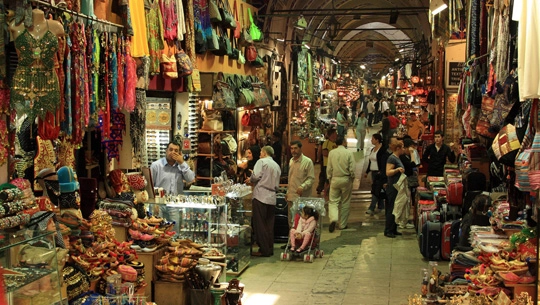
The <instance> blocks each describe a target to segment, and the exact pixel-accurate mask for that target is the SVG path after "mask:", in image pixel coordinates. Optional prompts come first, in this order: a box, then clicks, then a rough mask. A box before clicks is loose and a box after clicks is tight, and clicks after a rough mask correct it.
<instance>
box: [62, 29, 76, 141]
mask: <svg viewBox="0 0 540 305" xmlns="http://www.w3.org/2000/svg"><path fill="white" fill-rule="evenodd" d="M66 34H68V33H66ZM64 71H68V73H66V81H65V85H64V99H65V105H64V109H62V110H63V111H64V120H63V121H62V123H61V124H60V125H61V126H62V131H63V132H64V133H65V134H66V135H67V136H68V137H71V134H72V133H73V124H72V122H73V120H72V117H71V73H70V72H69V71H71V38H70V37H69V34H68V35H66V54H65V60H64Z"/></svg>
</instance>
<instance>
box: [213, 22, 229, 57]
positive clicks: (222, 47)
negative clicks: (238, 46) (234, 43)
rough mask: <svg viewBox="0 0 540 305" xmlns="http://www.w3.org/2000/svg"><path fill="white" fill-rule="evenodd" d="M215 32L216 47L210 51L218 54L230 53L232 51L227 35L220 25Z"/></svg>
mask: <svg viewBox="0 0 540 305" xmlns="http://www.w3.org/2000/svg"><path fill="white" fill-rule="evenodd" d="M216 33H217V35H218V49H217V50H213V51H212V53H213V54H214V55H218V56H224V55H230V54H231V52H232V47H231V41H230V40H229V37H227V35H226V34H225V32H224V31H223V29H222V28H221V27H218V28H217V31H216Z"/></svg>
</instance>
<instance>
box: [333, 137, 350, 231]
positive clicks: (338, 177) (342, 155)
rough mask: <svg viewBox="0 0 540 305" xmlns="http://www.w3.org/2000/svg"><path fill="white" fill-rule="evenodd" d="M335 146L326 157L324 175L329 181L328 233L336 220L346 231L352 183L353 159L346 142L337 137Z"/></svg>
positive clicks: (334, 227) (342, 138) (334, 226)
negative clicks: (326, 164) (326, 162)
mask: <svg viewBox="0 0 540 305" xmlns="http://www.w3.org/2000/svg"><path fill="white" fill-rule="evenodd" d="M336 145H337V146H338V147H337V148H336V149H334V150H332V151H331V152H330V154H329V155H328V167H327V168H326V175H327V176H328V180H330V201H329V202H328V216H329V217H330V227H329V231H330V232H334V230H335V229H336V224H337V221H338V220H339V228H340V229H347V222H348V220H349V209H350V204H351V193H352V184H353V181H354V157H353V154H352V152H351V151H350V150H347V148H346V147H347V141H346V140H345V138H344V137H341V136H338V138H337V139H336Z"/></svg>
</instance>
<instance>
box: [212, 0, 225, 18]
mask: <svg viewBox="0 0 540 305" xmlns="http://www.w3.org/2000/svg"><path fill="white" fill-rule="evenodd" d="M208 11H209V14H210V21H212V22H214V23H220V22H222V21H223V19H221V13H220V12H219V6H218V4H217V2H216V0H210V2H208Z"/></svg>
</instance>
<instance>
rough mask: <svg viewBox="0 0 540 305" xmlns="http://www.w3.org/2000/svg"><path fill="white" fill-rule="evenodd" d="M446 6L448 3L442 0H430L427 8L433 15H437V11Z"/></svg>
mask: <svg viewBox="0 0 540 305" xmlns="http://www.w3.org/2000/svg"><path fill="white" fill-rule="evenodd" d="M446 8H448V5H447V4H446V3H445V2H444V0H431V2H430V4H429V10H430V11H431V14H433V15H437V14H438V13H440V12H442V11H444V10H445V9H446Z"/></svg>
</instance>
